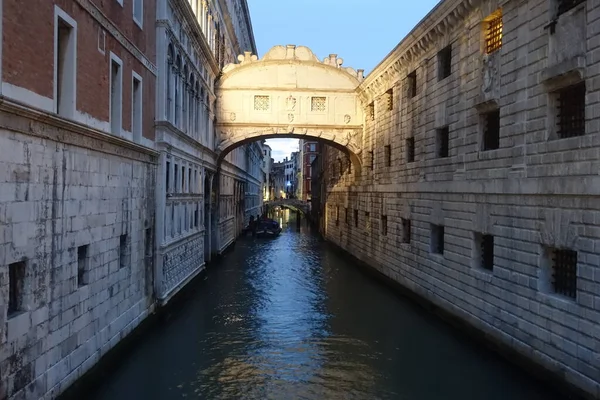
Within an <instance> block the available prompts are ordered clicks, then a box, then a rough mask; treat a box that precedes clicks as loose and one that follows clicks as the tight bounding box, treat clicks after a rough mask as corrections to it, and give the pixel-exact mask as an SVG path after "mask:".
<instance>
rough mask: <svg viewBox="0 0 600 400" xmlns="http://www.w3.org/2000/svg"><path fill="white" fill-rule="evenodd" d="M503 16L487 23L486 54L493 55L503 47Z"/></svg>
mask: <svg viewBox="0 0 600 400" xmlns="http://www.w3.org/2000/svg"><path fill="white" fill-rule="evenodd" d="M502 28H503V23H502V14H500V15H498V16H497V17H495V18H493V19H491V20H489V21H488V22H487V27H486V32H485V52H486V53H487V54H492V53H493V52H495V51H497V50H500V48H501V47H502Z"/></svg>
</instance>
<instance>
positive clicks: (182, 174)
mask: <svg viewBox="0 0 600 400" xmlns="http://www.w3.org/2000/svg"><path fill="white" fill-rule="evenodd" d="M180 193H185V166H183V165H182V166H181V192H180Z"/></svg>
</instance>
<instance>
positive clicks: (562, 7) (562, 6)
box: [558, 0, 585, 15]
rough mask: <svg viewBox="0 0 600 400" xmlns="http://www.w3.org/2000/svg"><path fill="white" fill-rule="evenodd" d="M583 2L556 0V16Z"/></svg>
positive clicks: (581, 0) (577, 0)
mask: <svg viewBox="0 0 600 400" xmlns="http://www.w3.org/2000/svg"><path fill="white" fill-rule="evenodd" d="M583 2H585V0H558V15H561V14H564V13H566V12H567V11H569V10H570V9H572V8H575V7H576V6H578V5H579V4H581V3H583Z"/></svg>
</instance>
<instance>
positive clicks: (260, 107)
mask: <svg viewBox="0 0 600 400" xmlns="http://www.w3.org/2000/svg"><path fill="white" fill-rule="evenodd" d="M269 103H270V102H269V96H254V109H255V110H256V111H269V108H270V105H269Z"/></svg>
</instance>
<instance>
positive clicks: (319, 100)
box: [310, 97, 326, 112]
mask: <svg viewBox="0 0 600 400" xmlns="http://www.w3.org/2000/svg"><path fill="white" fill-rule="evenodd" d="M325 105H326V98H325V97H311V98H310V110H311V111H318V112H323V111H325Z"/></svg>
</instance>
